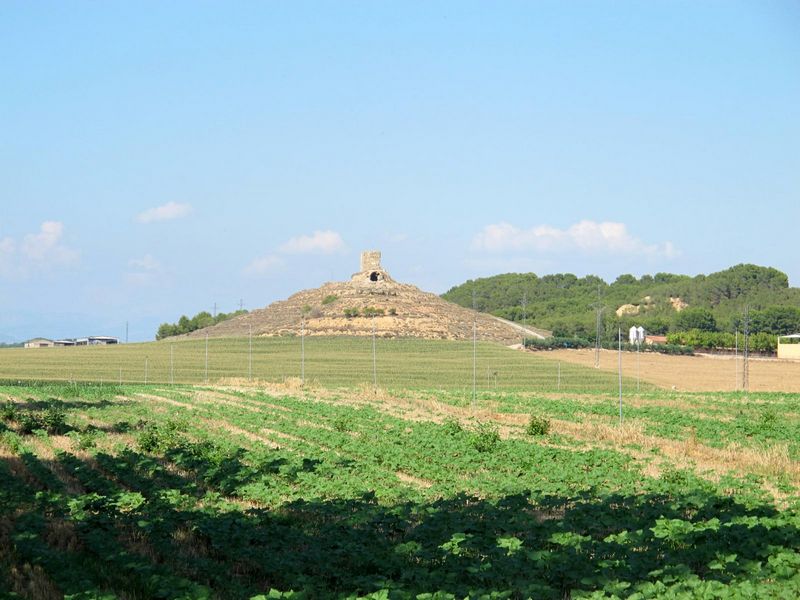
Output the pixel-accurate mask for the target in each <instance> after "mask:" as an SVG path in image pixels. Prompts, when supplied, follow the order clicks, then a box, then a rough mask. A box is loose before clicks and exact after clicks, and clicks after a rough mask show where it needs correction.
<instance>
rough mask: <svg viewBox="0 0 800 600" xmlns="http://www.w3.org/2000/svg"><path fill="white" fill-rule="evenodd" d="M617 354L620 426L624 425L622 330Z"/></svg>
mask: <svg viewBox="0 0 800 600" xmlns="http://www.w3.org/2000/svg"><path fill="white" fill-rule="evenodd" d="M617 336H618V337H617V354H618V356H619V359H618V360H619V366H618V369H619V424H620V425H622V328H621V327H620V328H619V329H618V330H617Z"/></svg>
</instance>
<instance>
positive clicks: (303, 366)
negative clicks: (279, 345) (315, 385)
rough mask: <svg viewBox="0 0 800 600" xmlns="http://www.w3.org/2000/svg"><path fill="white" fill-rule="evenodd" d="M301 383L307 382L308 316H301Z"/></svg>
mask: <svg viewBox="0 0 800 600" xmlns="http://www.w3.org/2000/svg"><path fill="white" fill-rule="evenodd" d="M300 319H301V320H300V385H303V386H304V385H305V384H306V316H305V315H303V316H302V317H301V318H300Z"/></svg>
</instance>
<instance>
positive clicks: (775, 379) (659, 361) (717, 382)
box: [543, 349, 800, 393]
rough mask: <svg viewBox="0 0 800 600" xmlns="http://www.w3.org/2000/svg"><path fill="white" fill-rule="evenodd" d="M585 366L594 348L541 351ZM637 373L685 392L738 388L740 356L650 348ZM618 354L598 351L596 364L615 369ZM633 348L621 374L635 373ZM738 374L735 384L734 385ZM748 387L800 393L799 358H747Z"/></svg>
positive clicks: (624, 355)
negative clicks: (675, 352) (672, 352)
mask: <svg viewBox="0 0 800 600" xmlns="http://www.w3.org/2000/svg"><path fill="white" fill-rule="evenodd" d="M543 356H547V358H553V359H556V360H563V361H564V362H569V363H574V364H578V365H582V366H585V367H593V366H594V350H593V349H586V350H553V351H548V352H546V353H544V354H543ZM638 360H639V361H640V362H639V373H640V376H641V379H642V381H648V382H650V383H654V384H655V385H657V386H659V387H663V388H667V389H676V390H681V391H687V392H714V391H718V392H729V391H735V390H737V389H741V381H742V362H743V361H742V358H741V357H739V361H738V366H737V363H736V359H735V358H734V357H733V356H708V355H701V356H668V355H665V354H657V353H654V352H653V353H651V352H642V353H641V354H640V355H639V358H638ZM617 363H618V356H617V353H616V352H614V351H613V350H601V351H600V368H601V369H603V370H605V371H613V372H616V371H617ZM636 372H637V356H636V353H635V352H623V353H622V374H623V375H624V376H626V377H633V378H635V377H636ZM737 375H738V388H737ZM749 389H750V391H753V392H792V393H800V361H790V360H779V359H777V358H751V359H750V386H749Z"/></svg>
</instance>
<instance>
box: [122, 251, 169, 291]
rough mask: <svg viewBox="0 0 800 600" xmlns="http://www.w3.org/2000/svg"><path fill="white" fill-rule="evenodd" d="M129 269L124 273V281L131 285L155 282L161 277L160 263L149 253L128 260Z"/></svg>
mask: <svg viewBox="0 0 800 600" xmlns="http://www.w3.org/2000/svg"><path fill="white" fill-rule="evenodd" d="M128 267H130V270H129V271H128V272H127V273H125V282H126V283H127V284H128V285H132V286H137V287H138V286H145V285H151V284H154V283H157V282H158V281H159V280H161V279H162V274H163V269H162V268H161V263H160V262H159V261H158V260H157V259H156V258H154V257H153V255H151V254H145V255H144V256H143V257H141V258H132V259H130V260H129V261H128Z"/></svg>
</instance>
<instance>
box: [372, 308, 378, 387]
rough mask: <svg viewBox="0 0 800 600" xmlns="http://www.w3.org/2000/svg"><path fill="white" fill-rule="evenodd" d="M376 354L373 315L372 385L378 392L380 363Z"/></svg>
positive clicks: (373, 316)
mask: <svg viewBox="0 0 800 600" xmlns="http://www.w3.org/2000/svg"><path fill="white" fill-rule="evenodd" d="M376 356H377V355H376V353H375V315H372V385H373V386H374V389H375V391H376V392H377V391H378V361H377V358H376Z"/></svg>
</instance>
